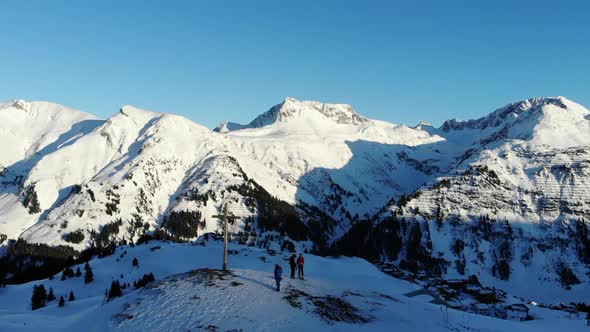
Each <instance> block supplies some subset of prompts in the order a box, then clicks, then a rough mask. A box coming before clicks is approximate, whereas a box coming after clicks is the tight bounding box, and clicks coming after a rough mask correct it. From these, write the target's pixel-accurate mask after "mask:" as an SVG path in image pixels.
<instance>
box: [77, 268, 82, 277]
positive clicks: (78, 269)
mask: <svg viewBox="0 0 590 332" xmlns="http://www.w3.org/2000/svg"><path fill="white" fill-rule="evenodd" d="M81 275H82V271H80V267H78V268H77V269H76V277H79V276H81Z"/></svg>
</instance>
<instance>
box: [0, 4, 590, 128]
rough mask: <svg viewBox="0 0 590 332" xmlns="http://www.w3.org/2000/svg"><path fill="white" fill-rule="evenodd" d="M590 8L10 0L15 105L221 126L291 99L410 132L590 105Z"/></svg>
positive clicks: (2, 81) (1, 31)
mask: <svg viewBox="0 0 590 332" xmlns="http://www.w3.org/2000/svg"><path fill="white" fill-rule="evenodd" d="M587 3H589V2H587V1H586V2H585V1H559V2H557V1H487V2H486V1H452V0H451V1H403V2H401V1H383V2H380V1H351V2H347V1H304V0H300V1H233V2H230V1H207V2H199V1H185V2H183V1H100V2H99V1H94V2H90V1H69V2H65V1H3V2H2V3H1V4H0V13H1V14H0V43H1V45H2V49H1V51H0V70H1V78H0V100H3V101H5V100H9V99H14V98H23V99H28V100H50V101H55V102H58V103H62V104H65V105H68V106H72V107H75V108H79V109H82V110H84V111H87V112H90V113H93V114H96V115H98V116H101V117H108V116H111V115H112V114H114V113H115V112H117V110H118V109H119V108H120V107H121V106H123V105H125V104H132V105H135V106H138V107H141V108H146V109H151V110H155V111H161V112H170V113H177V114H181V115H184V116H187V117H189V118H191V119H193V120H194V121H196V122H198V123H200V124H203V125H206V126H208V127H213V126H215V125H216V124H217V123H218V122H221V121H223V120H231V121H235V122H242V123H245V122H248V121H249V120H251V119H252V118H253V117H255V116H256V115H258V114H260V113H262V112H264V111H266V110H267V109H268V108H269V107H270V106H272V105H273V104H277V103H279V102H281V101H282V100H283V98H284V97H286V96H291V97H295V98H298V99H313V100H320V101H325V102H341V103H349V104H352V105H353V106H354V107H355V108H356V109H357V111H358V112H359V113H361V114H363V115H365V116H368V117H371V118H376V119H382V120H387V121H391V122H396V123H406V124H409V125H414V124H416V123H417V122H418V121H420V120H422V119H426V120H430V121H432V122H433V123H434V124H437V125H439V124H441V123H442V121H444V120H445V119H447V118H459V119H468V118H475V117H479V116H482V115H485V114H487V113H489V112H491V111H492V110H493V109H495V108H497V107H500V106H502V105H504V104H506V103H509V102H512V101H517V100H521V99H524V98H527V97H533V96H553V95H564V96H567V97H569V98H571V99H573V100H576V101H578V102H580V103H582V104H584V105H586V106H590V19H589V18H588V14H589V13H590V4H587ZM557 4H559V6H557Z"/></svg>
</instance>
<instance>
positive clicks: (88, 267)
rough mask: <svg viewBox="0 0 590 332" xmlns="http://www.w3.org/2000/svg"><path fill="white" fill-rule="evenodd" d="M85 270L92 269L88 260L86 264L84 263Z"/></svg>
mask: <svg viewBox="0 0 590 332" xmlns="http://www.w3.org/2000/svg"><path fill="white" fill-rule="evenodd" d="M84 270H85V271H88V270H90V264H88V262H86V264H85V265H84Z"/></svg>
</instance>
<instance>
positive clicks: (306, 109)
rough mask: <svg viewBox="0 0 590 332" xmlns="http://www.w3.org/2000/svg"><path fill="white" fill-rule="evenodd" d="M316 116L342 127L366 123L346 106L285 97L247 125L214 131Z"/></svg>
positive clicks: (228, 125)
mask: <svg viewBox="0 0 590 332" xmlns="http://www.w3.org/2000/svg"><path fill="white" fill-rule="evenodd" d="M318 115H319V116H320V117H321V118H323V119H327V120H330V121H333V122H335V123H337V124H344V125H360V124H363V123H365V122H367V121H368V119H367V118H365V117H364V116H362V115H360V114H358V113H357V112H356V111H355V110H354V108H353V107H352V106H351V105H348V104H328V103H322V102H319V101H309V100H304V101H301V100H298V99H295V98H293V97H286V98H285V99H284V100H283V102H281V103H280V104H277V105H275V106H273V107H271V108H270V109H269V110H268V111H266V112H264V113H262V114H261V115H259V116H257V117H256V118H255V119H254V120H252V121H251V122H250V123H249V124H247V125H241V124H237V123H233V122H223V123H221V124H220V125H218V126H217V128H215V129H214V130H215V131H217V132H222V133H224V132H229V131H233V130H240V129H246V128H260V127H264V126H268V125H271V124H273V123H280V122H282V123H285V122H289V121H291V120H294V119H298V118H301V117H308V116H309V117H314V116H318Z"/></svg>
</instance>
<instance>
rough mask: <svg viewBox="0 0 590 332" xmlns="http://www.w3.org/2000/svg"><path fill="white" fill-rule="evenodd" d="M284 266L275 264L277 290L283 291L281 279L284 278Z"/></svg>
mask: <svg viewBox="0 0 590 332" xmlns="http://www.w3.org/2000/svg"><path fill="white" fill-rule="evenodd" d="M282 275H283V268H282V267H281V266H280V265H279V264H276V265H275V281H276V283H277V292H280V291H281V280H282V279H283V277H282Z"/></svg>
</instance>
